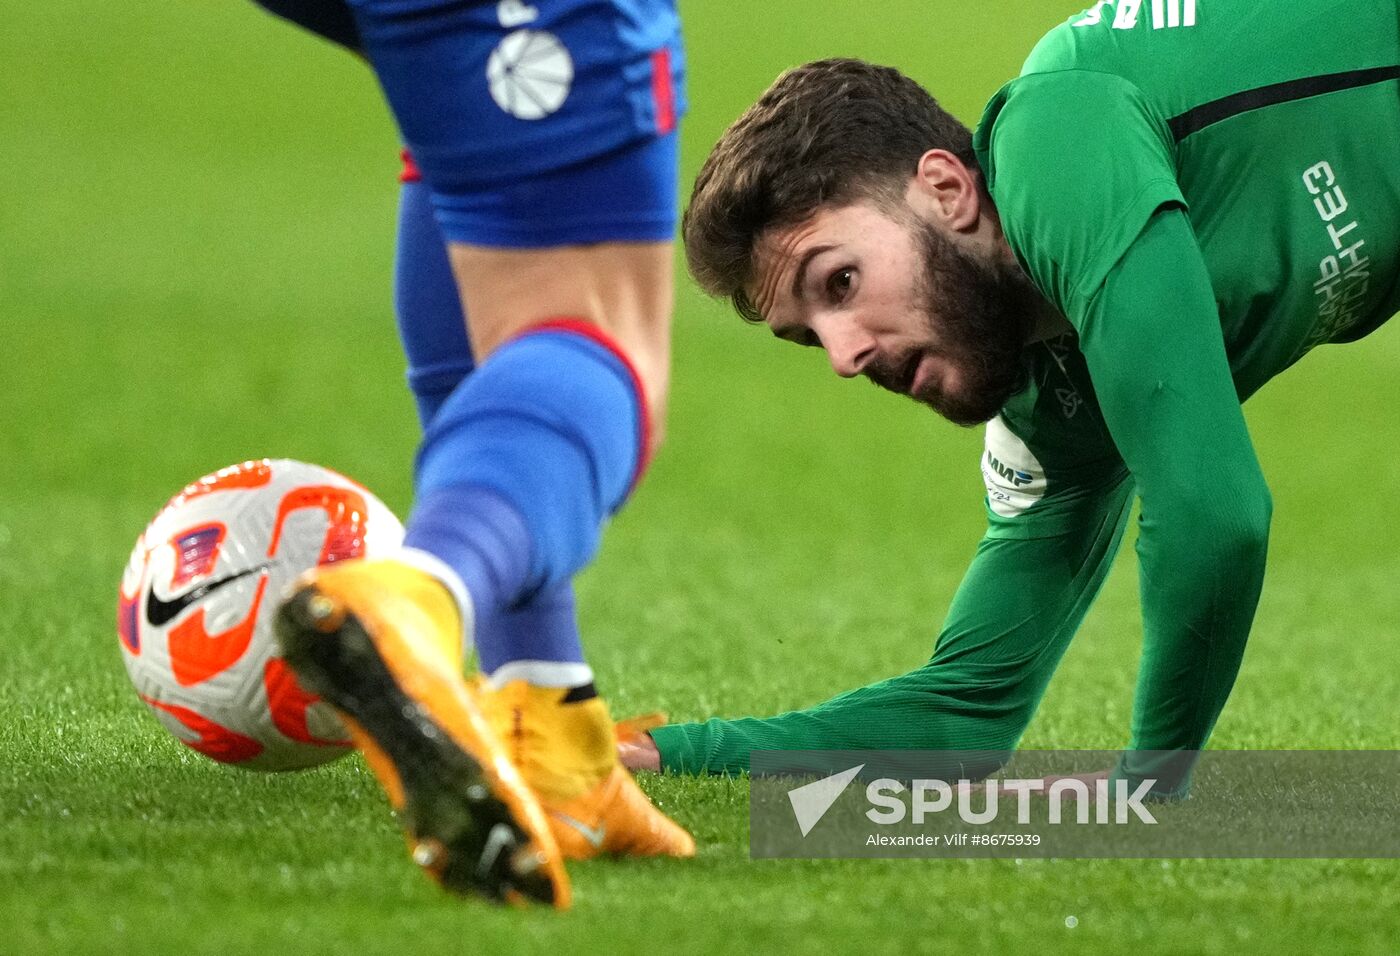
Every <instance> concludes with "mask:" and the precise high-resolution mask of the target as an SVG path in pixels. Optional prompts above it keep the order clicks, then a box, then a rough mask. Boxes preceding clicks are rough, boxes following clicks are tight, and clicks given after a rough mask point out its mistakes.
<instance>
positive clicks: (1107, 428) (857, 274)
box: [624, 0, 1400, 796]
mask: <svg viewBox="0 0 1400 956" xmlns="http://www.w3.org/2000/svg"><path fill="white" fill-rule="evenodd" d="M1397 78H1400V13H1398V12H1397V0H1291V2H1290V3H1288V4H1286V5H1284V6H1280V5H1279V4H1276V3H1268V2H1264V0H1199V2H1197V0H1117V2H1113V0H1104V2H1100V3H1098V4H1096V5H1095V6H1094V7H1092V8H1091V9H1090V10H1088V11H1086V12H1084V13H1082V14H1079V15H1077V16H1075V17H1073V18H1072V19H1071V20H1069V21H1068V22H1066V23H1064V24H1063V25H1061V26H1059V27H1057V28H1056V29H1054V30H1052V31H1051V32H1050V33H1049V34H1048V35H1047V36H1046V37H1045V38H1044V39H1043V40H1042V41H1041V42H1040V44H1039V45H1038V46H1037V47H1036V48H1035V50H1034V52H1032V54H1031V56H1030V58H1029V59H1028V60H1027V62H1026V65H1025V67H1024V69H1023V71H1022V73H1021V75H1020V76H1019V77H1018V78H1016V79H1014V80H1012V81H1011V82H1010V83H1008V84H1007V85H1006V86H1004V87H1003V88H1002V89H1001V90H1000V91H999V92H997V93H996V95H995V96H994V97H993V98H992V100H991V102H990V104H989V105H988V106H987V108H986V111H985V113H984V115H983V117H982V121H981V123H980V125H979V126H978V128H977V130H976V132H975V133H974V132H972V131H970V130H968V129H967V128H966V127H964V126H963V125H962V124H961V123H959V122H958V121H957V120H955V119H954V118H953V117H952V116H950V115H949V114H947V113H946V112H945V111H944V110H942V109H941V108H940V107H939V106H938V104H937V103H936V102H935V101H934V100H933V99H932V98H931V97H930V96H929V95H928V94H927V93H926V92H924V90H922V89H921V88H920V87H919V86H918V85H916V84H915V83H913V82H912V81H910V80H908V79H907V78H905V77H904V76H902V75H901V74H899V73H898V72H896V71H895V70H892V69H887V68H882V67H876V66H872V65H869V64H865V63H861V62H856V61H850V60H828V61H822V62H818V63H813V64H809V65H807V66H804V67H800V68H798V69H795V70H792V71H790V72H788V73H786V74H784V75H783V76H782V77H780V78H779V79H778V80H777V82H776V83H775V84H774V85H773V86H772V88H770V89H769V90H768V92H767V93H765V94H764V96H763V97H762V99H760V100H759V102H758V103H757V104H756V105H755V106H754V107H752V108H751V109H750V110H749V111H748V112H746V113H745V114H744V115H743V116H742V117H741V118H740V119H739V120H738V121H737V122H736V123H735V124H734V125H733V126H732V127H731V128H730V129H729V131H728V132H727V133H726V134H725V135H724V137H723V138H722V139H721V140H720V142H719V143H718V145H717V146H716V147H715V149H714V151H713V152H712V153H711V155H710V157H709V159H708V161H707V162H706V164H705V166H704V168H703V169H702V170H701V172H700V175H699V178H698V179H697V181H696V184H695V190H694V194H693V197H692V200H691V204H690V208H689V212H688V214H687V217H686V221H685V227H684V229H685V239H686V243H687V254H688V257H689V261H690V266H691V271H692V272H693V274H694V275H695V277H696V279H697V280H698V281H699V283H700V284H701V286H703V287H704V288H705V289H706V290H707V291H708V292H710V293H711V294H714V295H718V296H726V297H728V298H730V299H731V300H732V301H733V302H734V304H735V305H736V307H737V308H738V310H739V312H740V313H741V314H743V315H744V316H745V317H746V318H748V319H750V320H752V321H755V322H761V323H765V324H766V325H767V326H768V327H769V328H770V329H771V330H772V332H773V333H774V334H775V335H777V336H779V337H780V338H784V339H788V340H790V341H793V342H797V343H799V344H802V345H809V346H815V347H819V348H823V349H825V350H826V352H827V355H828V356H829V358H830V361H831V365H832V368H833V369H834V370H835V371H836V372H837V373H838V374H840V375H842V376H856V375H864V376H866V377H868V378H870V379H872V380H874V381H875V382H876V383H877V384H879V385H881V386H883V387H885V388H887V389H889V390H891V391H894V392H898V393H900V394H903V395H908V396H910V397H912V398H914V399H915V400H917V401H920V402H922V403H924V404H927V405H929V406H931V407H933V408H934V409H935V410H937V411H939V412H940V413H942V414H943V415H944V416H946V417H947V418H949V419H951V420H953V421H955V422H958V423H960V424H974V423H979V422H984V421H985V422H987V426H986V452H985V454H984V456H983V459H982V470H983V474H984V477H985V481H986V486H987V513H988V521H989V527H988V530H987V534H986V537H985V538H984V539H983V541H982V542H981V544H980V546H979V547H978V549H977V553H976V557H975V558H974V560H973V562H972V565H971V567H970V568H969V569H968V571H967V575H966V577H965V579H964V581H963V583H962V585H961V587H960V588H959V590H958V593H957V595H956V597H955V598H954V600H953V603H952V607H951V609H950V611H949V614H948V618H947V621H946V623H945V625H944V627H943V630H942V632H941V634H940V636H939V638H938V642H937V646H936V648H935V650H934V654H933V657H932V659H931V660H930V661H929V662H928V664H926V665H925V666H923V667H921V668H919V669H917V670H915V671H913V672H911V673H908V674H904V675H902V676H899V677H895V678H893V679H890V680H887V681H884V682H882V683H879V684H875V685H873V686H870V687H865V688H861V689H859V690H854V691H851V692H849V693H846V694H843V695H841V696H839V697H836V698H834V699H833V700H830V701H827V702H825V703H823V704H820V705H818V706H815V707H812V708H810V709H807V710H801V711H794V712H791V713H786V714H782V715H779V716H776V717H771V718H766V719H740V720H718V719H717V720H710V721H707V722H705V723H699V724H680V725H673V726H668V727H662V728H659V729H656V730H653V731H652V732H651V735H650V737H640V738H636V739H634V740H632V741H631V742H625V746H624V751H625V754H626V759H627V760H628V761H629V762H630V763H631V764H633V765H634V766H651V767H656V766H660V767H664V768H669V769H673V770H676V771H683V772H706V771H710V772H725V771H737V770H743V769H746V768H747V765H748V756H749V752H750V751H752V750H760V749H773V750H795V749H876V748H897V749H914V748H918V749H938V750H961V749H973V750H994V751H999V750H1009V749H1010V748H1014V747H1015V745H1016V743H1017V741H1018V740H1019V739H1020V737H1021V734H1022V732H1023V731H1024V729H1025V727H1026V725H1027V723H1028V722H1029V720H1030V718H1031V715H1032V713H1033V712H1034V710H1035V708H1036V705H1037V703H1038V702H1039V700H1040V698H1041V696H1042V694H1043V692H1044V690H1045V687H1046V684H1047V682H1048V681H1049V679H1050V676H1051V673H1052V672H1053V671H1054V669H1055V666H1056V664H1057V663H1058V662H1059V660H1060V658H1061V656H1062V655H1063V653H1064V651H1065V648H1066V646H1067V644H1068V642H1069V640H1070V638H1071V637H1072V636H1073V634H1074V631H1075V629H1076V628H1077V627H1078V625H1079V623H1080V621H1081V620H1082V619H1083V617H1084V614H1085V612H1086V611H1087V609H1088V607H1089V604H1090V603H1091V601H1092V600H1093V598H1094V596H1095V594H1096V592H1097V591H1098V589H1099V586H1100V585H1101V584H1102V583H1103V580H1104V577H1105V575H1106V573H1107V571H1108V568H1109V564H1110V562H1111V561H1112V558H1113V556H1114V553H1115V551H1116V550H1117V549H1118V546H1119V542H1120V541H1121V540H1122V537H1123V531H1124V526H1125V524H1126V522H1127V520H1128V514H1129V510H1130V507H1131V506H1132V504H1133V502H1134V500H1135V499H1136V500H1137V501H1138V502H1139V503H1140V507H1141V520H1140V525H1139V536H1138V544H1137V550H1138V555H1139V559H1140V566H1141V600H1142V619H1143V628H1144V645H1143V655H1142V661H1141V667H1140V673H1139V679H1138V683H1137V690H1136V701H1135V705H1134V712H1133V720H1132V728H1131V740H1130V742H1129V744H1128V747H1127V749H1126V751H1125V752H1124V755H1123V757H1122V758H1121V760H1120V761H1119V764H1118V766H1117V768H1116V770H1115V774H1116V775H1118V776H1121V777H1126V778H1128V779H1129V780H1130V781H1132V780H1143V779H1154V780H1157V781H1158V784H1157V786H1156V788H1155V790H1156V792H1157V793H1158V794H1160V795H1163V796H1172V795H1181V794H1184V793H1185V792H1186V791H1187V789H1188V787H1189V782H1190V773H1191V767H1192V764H1193V762H1194V752H1195V751H1199V750H1200V749H1201V748H1203V747H1204V746H1205V745H1206V742H1207V740H1208V738H1209V737H1210V734H1211V730H1212V728H1213V727H1214V726H1215V723H1216V720H1217V718H1218V717H1219V716H1220V713H1221V709H1222V708H1223V707H1224V705H1225V701H1226V698H1227V697H1228V696H1229V694H1230V689H1231V686H1232V685H1233V683H1234V680H1235V675H1236V673H1237V672H1238V669H1239V665H1240V660H1241V656H1242V654H1243V652H1244V648H1245V643H1246V640H1247V638H1248V636H1249V629H1250V623H1251V620H1252V619H1253V617H1254V611H1255V606H1256V604H1257V602H1258V598H1259V591H1260V587H1261V583H1262V580H1263V575H1264V563H1265V552H1266V546H1267V542H1268V533H1269V520H1270V511H1271V501H1270V496H1269V490H1268V487H1267V485H1266V484H1265V481H1264V477H1263V474H1262V472H1261V470H1260V467H1259V463H1258V461H1257V460H1256V458H1255V453H1254V448H1253V446H1252V444H1251V442H1250V436H1249V432H1248V430H1247V428H1246V426H1245V420H1244V416H1243V415H1242V413H1241V409H1240V403H1241V402H1242V401H1244V400H1245V399H1246V398H1248V397H1249V396H1250V395H1251V394H1252V393H1254V392H1255V391H1256V390H1258V389H1259V388H1260V386H1262V385H1263V384H1264V383H1265V382H1266V381H1268V380H1269V379H1270V378H1272V377H1273V376H1275V375H1277V374H1278V373H1279V372H1281V371H1283V370H1284V369H1285V368H1287V367H1288V366H1290V365H1291V364H1293V363H1294V362H1295V361H1297V360H1298V359H1299V358H1301V357H1302V356H1303V355H1304V354H1305V353H1307V352H1308V351H1309V350H1310V349H1311V348H1313V347H1314V346H1316V345H1318V344H1321V343H1324V342H1345V341H1351V340H1354V339H1358V338H1360V337H1361V336H1363V335H1365V334H1367V333H1368V332H1369V331H1371V330H1373V329H1374V328H1376V327H1377V326H1378V325H1380V324H1381V323H1382V322H1383V321H1385V319H1386V318H1388V317H1389V316H1390V315H1391V314H1392V313H1394V312H1395V311H1396V310H1397V281H1396V280H1397V274H1400V84H1397ZM988 769H990V768H988Z"/></svg>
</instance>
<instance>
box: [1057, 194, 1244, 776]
mask: <svg viewBox="0 0 1400 956" xmlns="http://www.w3.org/2000/svg"><path fill="white" fill-rule="evenodd" d="M1070 320H1071V322H1072V323H1073V324H1074V325H1075V326H1076V327H1078V329H1079V336H1080V348H1081V350H1082V352H1083V354H1084V359H1085V362H1086V364H1087V366H1088V369H1089V375H1090V377H1091V378H1092V380H1093V383H1094V389H1095V392H1096V394H1097V397H1098V402H1099V406H1100V409H1101V411H1102V414H1103V419H1104V422H1105V424H1106V425H1107V427H1108V430H1109V432H1110V433H1111V435H1112V437H1113V441H1114V443H1115V445H1116V446H1117V448H1118V452H1119V454H1120V455H1121V456H1122V458H1123V461H1124V463H1125V464H1126V465H1127V467H1128V469H1129V471H1131V472H1132V475H1133V479H1134V481H1135V483H1136V485H1137V490H1138V496H1139V499H1140V503H1141V518H1140V527H1139V534H1138V543H1137V552H1138V558H1139V568H1140V570H1139V574H1140V589H1141V595H1142V616H1143V654H1142V662H1141V666H1140V670H1139V674H1138V684H1137V697H1136V702H1135V705H1134V709H1133V731H1132V742H1131V744H1130V751H1129V753H1127V754H1125V755H1124V758H1123V762H1122V763H1121V764H1120V768H1119V769H1120V772H1121V773H1123V774H1124V775H1126V776H1128V777H1129V778H1133V779H1136V778H1143V777H1153V778H1156V779H1158V780H1159V781H1160V783H1159V784H1158V786H1157V787H1156V788H1154V789H1156V790H1158V791H1160V792H1163V793H1172V792H1176V793H1184V792H1185V790H1186V789H1187V787H1188V786H1189V776H1190V767H1191V763H1192V758H1191V756H1190V755H1189V754H1177V755H1169V754H1160V753H1159V754H1156V755H1154V754H1152V753H1148V751H1195V750H1199V749H1200V748H1202V747H1204V746H1205V743H1206V739H1207V738H1208V737H1209V736H1210V732H1211V729H1212V728H1213V727H1214V725H1215V721H1216V718H1217V717H1218V716H1219V714H1220V710H1221V708H1222V707H1223V706H1224V704H1225V699H1226V698H1227V697H1228V696H1229V693H1230V689H1231V687H1232V686H1233V684H1234V680H1235V675H1236V674H1237V673H1238V671H1239V666H1240V660H1241V657H1242V655H1243V653H1244V646H1245V642H1246V640H1247V638H1248V636H1249V629H1250V624H1251V622H1252V621H1253V618H1254V610H1255V606H1256V605H1257V603H1258V600H1259V591H1260V588H1261V586H1262V583H1263V578H1264V562H1265V553H1266V550H1267V544H1268V528H1269V518H1270V513H1271V500H1270V496H1269V490H1268V486H1267V485H1266V484H1265V482H1264V476H1263V474H1262V472H1261V470H1260V468H1259V462H1258V460H1257V459H1256V458H1255V454H1254V448H1253V446H1252V444H1251V443H1250V438H1249V432H1248V429H1247V428H1246V426H1245V420H1244V414H1243V410H1242V409H1241V408H1240V402H1239V398H1238V395H1237V394H1236V390H1235V385H1234V382H1233V380H1232V378H1231V375H1230V365H1229V362H1228V360H1227V358H1226V353H1225V343H1224V341H1223V335H1222V333H1221V329H1220V322H1219V318H1218V316H1217V313H1216V305H1215V299H1214V296H1213V294H1212V291H1211V284H1210V277H1209V274H1208V273H1207V272H1206V267H1205V263H1204V261H1203V260H1202V258H1201V254H1200V250H1199V248H1198V247H1197V244H1196V239H1195V235H1194V234H1193V232H1192V230H1191V225H1190V223H1189V222H1188V221H1187V219H1186V216H1185V214H1184V213H1182V212H1181V210H1179V209H1175V208H1165V209H1162V210H1161V211H1159V212H1158V213H1157V214H1156V215H1154V216H1153V217H1152V219H1151V221H1150V222H1149V223H1148V224H1147V226H1146V227H1145V228H1144V229H1143V231H1142V235H1141V236H1139V237H1138V239H1137V241H1135V242H1134V243H1133V244H1132V246H1131V248H1130V249H1129V250H1128V251H1127V253H1126V254H1125V255H1124V256H1123V258H1122V260H1121V261H1120V262H1119V263H1118V264H1117V265H1116V266H1115V267H1114V269H1113V270H1112V272H1111V273H1110V275H1109V276H1108V278H1107V280H1106V281H1105V283H1104V285H1103V287H1102V288H1101V289H1100V290H1099V291H1098V292H1097V294H1096V295H1094V296H1093V297H1092V298H1091V299H1090V300H1089V302H1088V303H1087V305H1086V306H1085V308H1084V310H1083V311H1082V312H1081V313H1078V314H1071V315H1070ZM1134 751H1137V753H1135V752H1134Z"/></svg>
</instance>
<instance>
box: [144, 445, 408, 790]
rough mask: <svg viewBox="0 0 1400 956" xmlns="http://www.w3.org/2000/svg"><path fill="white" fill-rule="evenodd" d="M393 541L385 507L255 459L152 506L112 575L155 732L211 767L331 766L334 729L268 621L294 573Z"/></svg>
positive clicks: (332, 481)
mask: <svg viewBox="0 0 1400 956" xmlns="http://www.w3.org/2000/svg"><path fill="white" fill-rule="evenodd" d="M402 542H403V526H402V525H401V524H399V521H398V519H397V518H395V517H394V515H393V513H392V512H391V511H389V509H388V508H386V507H385V506H384V504H383V503H382V502H381V501H380V500H379V499H378V498H376V497H375V496H374V495H372V494H370V492H368V491H366V490H365V489H364V488H362V487H360V486H359V485H357V484H355V482H353V481H351V480H350V479H348V478H346V477H344V476H343V475H339V474H337V473H336V472H334V471H331V470H330V469H328V468H322V467H320V466H318V465H308V464H304V463H302V462H299V461H286V460H278V461H270V460H267V459H264V460H261V461H249V462H244V463H243V464H241V465H234V466H232V467H230V468H225V469H223V470H222V471H218V472H215V473H214V474H212V475H206V476H205V477H203V478H201V479H199V480H198V481H196V482H194V483H193V484H190V485H188V486H187V487H186V488H185V489H184V490H183V491H181V492H180V493H179V494H178V495H176V496H175V497H174V498H172V499H171V500H170V503H169V504H167V505H166V506H165V507H164V508H162V509H161V510H160V513H159V514H157V515H156V516H155V519H154V520H152V521H151V523H150V525H149V526H147V528H146V530H145V531H144V532H143V533H142V535H141V537H140V538H138V539H137V541H136V548H135V549H134V550H133V551H132V552H131V560H130V562H129V563H128V564H127V567H126V571H125V572H124V573H123V574H122V581H121V592H120V594H119V595H118V599H117V636H118V639H119V641H120V644H121V654H122V660H123V662H124V663H125V664H126V672H127V675H128V676H129V677H130V678H131V682H132V683H133V684H134V685H136V692H137V693H138V694H139V695H140V696H141V699H142V700H143V701H145V702H146V704H147V706H149V707H150V709H151V711H152V712H153V713H154V714H155V715H156V717H157V719H159V720H160V722H161V723H162V724H164V725H165V727H166V729H167V730H169V731H170V732H171V733H172V734H174V735H175V736H176V737H177V738H179V739H180V740H181V741H182V742H183V743H185V744H187V745H188V746H190V747H192V748H193V749H195V750H197V751H199V752H200V753H202V754H204V755H205V756H207V757H210V758H212V759H214V760H217V761H220V762H221V763H229V764H235V765H237V766H240V767H248V768H251V769H256V770H296V769H300V768H303V767H312V766H315V765H317V764H322V763H326V762H327V761H329V760H334V759H335V758H336V757H339V756H341V755H342V754H344V753H347V752H348V751H349V749H350V741H349V740H348V739H347V737H346V733H345V728H344V727H343V726H341V724H340V721H339V720H338V719H337V718H336V716H335V713H334V712H333V711H332V710H331V708H330V707H329V706H328V705H326V704H325V703H323V702H322V701H321V700H320V699H319V698H317V697H316V696H315V695H313V694H311V693H309V692H308V691H306V690H305V689H303V688H302V687H301V686H300V685H299V684H298V683H297V679H296V675H295V674H293V672H292V670H291V669H290V668H289V667H288V666H287V664H286V662H284V661H283V660H282V658H281V657H280V656H278V653H277V644H276V642H275V640H274V638H273V635H272V619H273V616H274V614H275V612H276V609H277V604H278V602H279V601H280V600H281V598H282V595H283V593H284V592H285V591H286V589H287V588H288V586H289V585H291V583H292V582H293V581H295V580H296V579H297V577H298V576H300V575H301V574H302V572H304V571H306V570H308V569H310V568H313V567H315V566H316V565H320V564H330V563H331V562H333V561H340V560H343V559H345V558H359V557H373V556H376V555H383V554H386V553H388V552H390V551H392V550H394V549H395V548H397V547H398V546H399V545H400V544H402Z"/></svg>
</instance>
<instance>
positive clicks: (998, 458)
mask: <svg viewBox="0 0 1400 956" xmlns="http://www.w3.org/2000/svg"><path fill="white" fill-rule="evenodd" d="M982 483H983V484H984V485H986V487H987V504H988V505H989V506H990V507H991V509H992V511H994V512H995V513H996V514H998V515H1000V516H1001V517H1003V518H1014V517H1016V516H1017V515H1019V514H1022V513H1024V512H1025V511H1027V510H1028V509H1029V508H1030V507H1031V506H1032V505H1034V504H1035V503H1036V502H1037V501H1039V500H1040V499H1041V498H1043V497H1045V469H1044V468H1042V467H1041V466H1040V461H1039V460H1038V459H1037V458H1036V457H1035V455H1034V454H1033V453H1032V452H1031V450H1030V448H1028V447H1027V446H1026V443H1025V442H1023V441H1021V439H1019V438H1017V437H1016V435H1015V434H1014V433H1013V432H1012V431H1011V429H1010V428H1008V427H1007V426H1006V422H1005V421H1004V420H1003V419H1002V418H1001V416H1000V415H998V416H997V417H996V418H993V419H992V420H991V421H989V422H988V423H987V436H986V446H985V449H984V450H983V452H982Z"/></svg>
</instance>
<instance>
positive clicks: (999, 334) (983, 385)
mask: <svg viewBox="0 0 1400 956" xmlns="http://www.w3.org/2000/svg"><path fill="white" fill-rule="evenodd" d="M911 228H912V229H913V230H914V234H915V238H916V240H917V241H918V243H919V246H920V249H921V251H922V253H923V257H924V274H923V275H922V276H921V277H920V279H919V286H918V288H917V290H916V295H917V299H918V301H919V303H920V305H921V313H922V315H921V317H922V319H923V321H924V323H925V324H926V326H927V328H928V331H929V334H930V338H931V339H932V340H933V341H936V342H937V343H938V348H937V349H936V351H935V354H937V355H938V357H940V358H941V359H942V360H943V361H944V362H946V363H947V364H949V365H951V366H953V367H955V368H956V369H957V372H958V384H957V386H956V388H955V389H953V390H951V391H943V390H941V389H937V390H932V393H925V394H917V395H916V394H912V393H911V391H910V389H911V388H912V385H913V379H914V373H915V371H916V370H917V368H918V364H919V361H920V360H921V359H922V358H923V357H924V355H925V354H927V353H925V352H924V351H921V350H914V351H913V352H911V353H910V354H908V355H905V356H899V357H895V358H894V359H893V360H890V361H881V362H879V363H877V365H876V367H873V368H871V369H869V370H868V371H867V374H868V375H869V376H870V378H871V379H872V380H874V381H875V383H876V384H877V385H879V386H881V387H882V388H887V389H890V390H891V391H896V392H900V393H902V394H906V395H910V397H912V398H913V399H914V400H915V401H918V402H921V403H923V404H925V405H928V406H929V407H931V408H932V409H933V410H934V411H936V412H938V414H940V415H942V416H943V417H944V418H946V419H948V420H949V421H951V422H953V423H954V424H957V425H963V426H972V425H980V424H981V423H982V422H985V421H987V420H989V419H991V418H992V417H993V416H995V415H996V414H997V412H999V411H1000V410H1001V407H1002V406H1003V405H1005V404H1006V402H1007V400H1008V399H1009V398H1011V396H1012V395H1014V394H1016V393H1017V392H1019V391H1020V390H1021V389H1023V388H1025V386H1026V383H1027V370H1026V365H1025V362H1024V360H1023V358H1022V353H1023V352H1024V350H1025V346H1026V340H1027V339H1028V338H1029V337H1030V333H1031V329H1032V328H1033V326H1034V315H1035V310H1036V308H1037V306H1038V304H1039V302H1040V294H1039V293H1038V292H1037V291H1036V289H1035V287H1034V286H1033V285H1031V283H1030V280H1029V279H1027V278H1026V275H1025V273H1024V272H1022V271H1021V269H1020V268H1019V267H1018V266H1017V265H1016V264H1015V263H1000V262H994V261H993V262H984V261H982V260H981V259H979V258H977V257H975V256H973V255H972V254H971V253H970V252H965V251H963V250H962V249H960V248H959V247H958V246H957V245H956V244H955V243H954V242H953V241H952V240H951V239H949V238H948V237H947V236H945V235H944V234H943V233H942V232H940V231H939V230H938V229H937V228H936V227H935V226H933V225H932V224H930V223H926V222H916V223H911Z"/></svg>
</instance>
